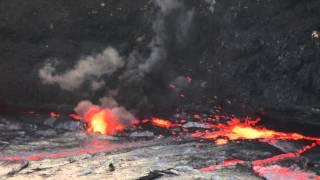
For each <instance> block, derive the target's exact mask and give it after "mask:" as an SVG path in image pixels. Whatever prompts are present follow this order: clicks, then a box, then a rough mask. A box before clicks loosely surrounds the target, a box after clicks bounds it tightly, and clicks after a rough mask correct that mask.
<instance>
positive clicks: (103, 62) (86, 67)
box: [39, 47, 124, 90]
mask: <svg viewBox="0 0 320 180" xmlns="http://www.w3.org/2000/svg"><path fill="white" fill-rule="evenodd" d="M123 66H124V61H123V59H122V58H121V57H120V56H119V54H118V52H117V51H116V50H115V49H113V48H111V47H108V48H106V49H105V50H104V51H103V52H102V53H101V54H98V55H95V56H87V57H85V58H82V59H80V60H79V61H78V63H77V64H76V65H75V66H74V67H73V68H72V69H71V70H69V71H67V72H65V73H62V74H57V70H56V67H55V66H54V65H53V64H51V63H48V64H46V65H45V66H44V67H43V68H41V69H40V70H39V76H40V78H41V80H42V82H43V83H45V84H58V85H59V86H60V87H61V88H62V89H64V90H74V89H77V88H79V87H80V86H81V85H82V84H83V83H84V82H85V81H87V80H96V79H99V78H100V77H101V76H102V75H108V74H112V73H114V72H115V71H116V70H118V69H119V68H121V67H123ZM95 82H96V83H94V84H92V88H93V89H98V88H101V86H102V85H103V84H102V82H101V81H100V82H99V81H95ZM98 82H99V83H98Z"/></svg>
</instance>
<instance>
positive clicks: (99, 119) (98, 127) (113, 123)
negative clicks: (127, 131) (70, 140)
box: [83, 106, 124, 135]
mask: <svg viewBox="0 0 320 180" xmlns="http://www.w3.org/2000/svg"><path fill="white" fill-rule="evenodd" d="M83 118H84V121H85V122H86V123H87V126H88V127H87V132H89V133H101V134H108V135H115V134H116V133H117V132H119V131H121V130H123V129H124V125H122V124H121V123H119V122H118V119H117V117H116V115H115V114H114V113H113V112H112V111H111V109H109V108H103V109H101V108H99V107H96V106H94V107H90V108H89V109H88V111H87V112H85V114H84V117H83Z"/></svg>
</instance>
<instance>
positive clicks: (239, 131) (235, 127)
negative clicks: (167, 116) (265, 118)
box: [192, 118, 320, 144]
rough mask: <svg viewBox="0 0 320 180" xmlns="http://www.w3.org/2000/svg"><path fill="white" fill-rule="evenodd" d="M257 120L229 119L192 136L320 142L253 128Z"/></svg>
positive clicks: (296, 135)
mask: <svg viewBox="0 0 320 180" xmlns="http://www.w3.org/2000/svg"><path fill="white" fill-rule="evenodd" d="M257 122H258V120H254V121H250V120H248V119H246V120H245V122H241V121H240V120H239V119H237V118H234V119H231V120H230V121H229V122H228V123H227V124H218V125H215V129H216V130H215V131H213V132H210V131H206V132H203V133H201V132H196V133H194V134H193V135H192V136H193V137H200V138H203V139H213V140H217V139H218V138H220V137H224V139H226V140H253V139H264V140H270V141H276V140H309V141H320V138H316V137H307V136H303V135H301V134H298V133H284V132H277V131H273V130H268V129H266V128H263V127H254V125H255V124H256V123H257ZM216 143H217V144H223V143H222V142H221V140H219V141H218V142H216Z"/></svg>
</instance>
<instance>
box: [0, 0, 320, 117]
mask: <svg viewBox="0 0 320 180" xmlns="http://www.w3.org/2000/svg"><path fill="white" fill-rule="evenodd" d="M180 2H181V3H183V4H184V8H183V9H178V10H177V11H176V12H172V13H171V14H169V15H168V16H167V17H166V18H165V23H164V24H165V33H166V40H165V43H164V46H165V47H164V49H165V51H166V54H167V56H166V57H165V59H162V60H161V63H159V64H157V66H156V67H155V68H153V70H152V71H150V72H148V73H147V74H146V75H145V76H144V77H143V80H140V81H138V82H136V81H135V82H126V81H120V80H119V79H118V77H117V76H116V75H117V74H114V75H113V76H112V77H106V79H107V84H108V85H110V86H115V87H118V88H119V95H118V97H117V98H118V100H119V101H120V102H121V103H122V104H125V105H126V106H128V107H129V108H135V109H138V110H139V108H141V109H142V110H144V111H151V112H152V111H155V112H161V111H165V110H169V109H174V108H175V107H176V106H177V105H179V104H183V103H191V102H197V101H199V102H201V101H203V100H204V99H208V98H209V97H212V96H219V97H221V98H223V99H228V100H231V101H232V102H234V101H235V102H238V103H243V104H248V105H251V106H253V107H256V108H257V109H258V108H259V107H276V108H277V107H283V106H292V105H295V106H301V107H317V106H318V105H319V102H320V101H319V94H320V78H319V75H320V71H319V68H320V63H319V57H320V51H319V50H320V49H319V48H320V47H319V46H320V44H319V43H320V41H318V40H317V38H312V36H311V35H312V32H313V31H315V30H320V29H319V28H320V22H319V17H320V11H319V8H320V2H318V1H316V0H307V1H299V0H282V1H276V0H267V1H259V0H257V1H252V0H230V1H222V0H217V1H216V3H215V4H214V6H212V7H210V3H208V2H209V1H205V0H185V1H182V0H181V1H180ZM212 2H214V1H212ZM157 11H158V9H157V8H156V7H155V6H154V4H153V3H152V1H148V0H135V1H130V0H104V1H100V0H99V1H98V0H91V1H87V0H80V1H79V0H69V1H64V0H55V1H41V0H35V1H32V2H26V1H22V0H3V1H1V2H0V19H1V21H0V40H1V43H0V87H1V88H0V98H1V102H2V103H8V104H19V105H25V106H30V105H31V106H32V105H33V106H39V105H45V104H58V105H61V104H67V105H70V106H71V107H72V106H73V105H74V104H76V103H77V102H78V101H79V100H81V99H97V98H98V97H99V96H101V94H103V93H104V91H101V92H96V93H90V92H89V93H88V92H87V91H85V90H83V89H79V90H76V91H72V92H68V91H63V90H61V89H59V87H58V86H57V85H43V84H42V83H41V81H40V78H39V76H38V71H39V69H40V68H41V67H42V66H43V64H44V63H45V61H46V60H47V59H48V58H58V59H61V60H62V62H61V64H60V66H59V67H60V70H61V71H63V70H65V69H68V68H69V67H72V66H73V65H74V64H75V63H76V61H77V60H78V59H79V58H80V57H82V56H86V55H91V54H96V53H99V52H101V51H102V50H103V49H104V48H106V47H108V46H112V47H114V48H115V49H117V50H118V51H119V53H120V54H121V55H122V56H124V57H127V56H129V54H130V52H132V51H134V50H135V51H138V52H140V53H141V54H142V55H146V56H147V55H148V54H149V53H150V52H149V51H150V50H149V49H148V44H149V42H150V41H151V40H152V37H153V36H154V31H153V29H152V28H153V27H152V23H153V21H154V18H155V17H156V14H157ZM179 11H192V13H193V18H192V22H191V25H190V27H188V31H187V34H184V35H183V36H180V35H181V34H183V33H185V32H181V29H183V28H184V27H182V26H181V25H179V24H180V22H183V21H186V19H184V18H183V16H181V14H183V12H179ZM179 37H180V38H179ZM181 37H183V38H182V39H181ZM119 73H120V74H121V72H119ZM178 76H190V77H191V78H192V80H193V81H192V83H191V84H190V85H188V87H185V88H184V90H183V93H184V94H185V95H186V97H187V98H185V99H187V100H185V99H182V100H181V98H180V97H179V96H177V94H176V93H174V92H172V90H171V89H170V88H169V85H170V83H171V82H173V81H174V80H175V79H176V78H177V77H178ZM137 107H138V108H137ZM146 107H147V108H146Z"/></svg>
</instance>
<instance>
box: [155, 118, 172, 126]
mask: <svg viewBox="0 0 320 180" xmlns="http://www.w3.org/2000/svg"><path fill="white" fill-rule="evenodd" d="M151 122H152V124H153V125H154V126H158V127H163V128H171V127H173V124H172V123H171V122H170V121H168V120H164V119H160V118H152V120H151Z"/></svg>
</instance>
